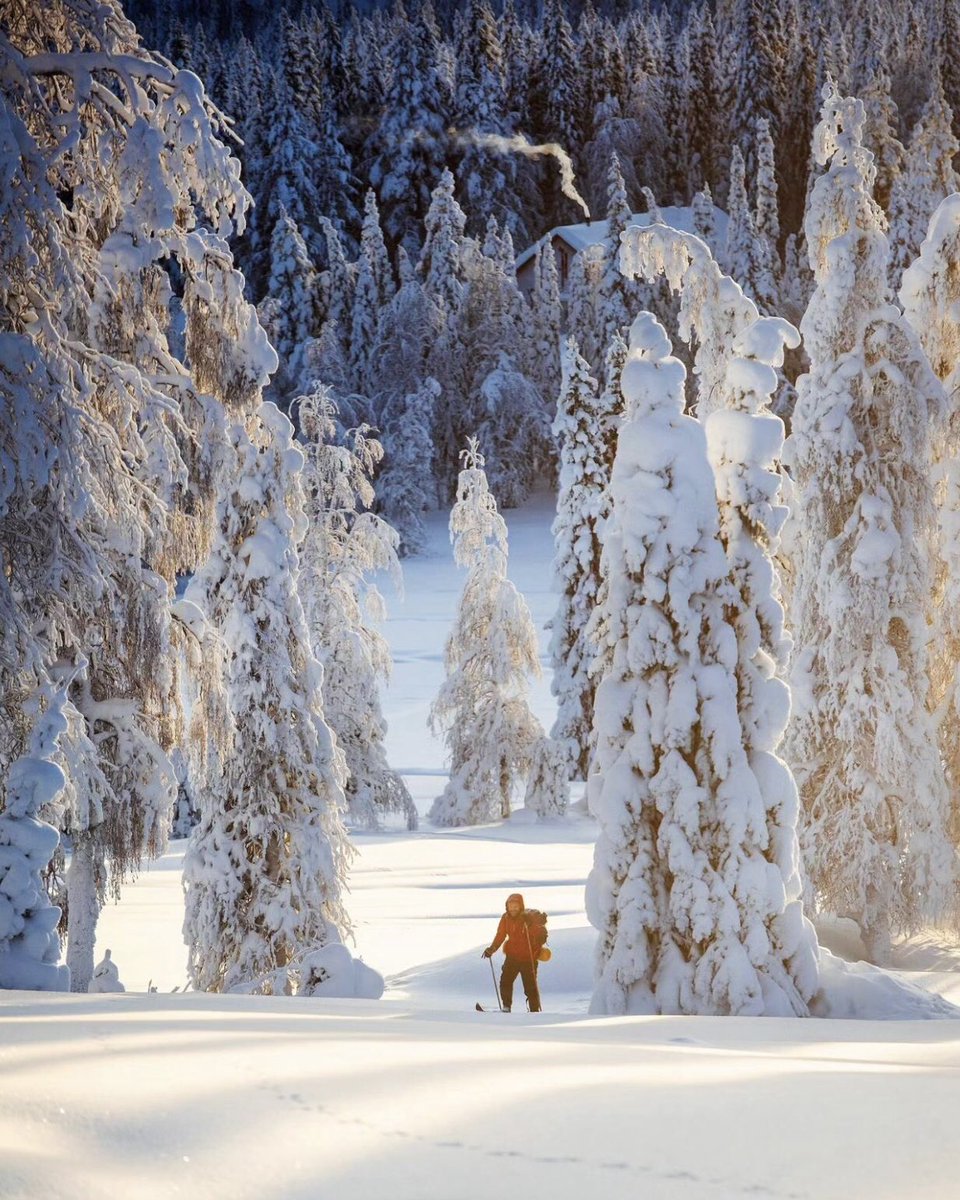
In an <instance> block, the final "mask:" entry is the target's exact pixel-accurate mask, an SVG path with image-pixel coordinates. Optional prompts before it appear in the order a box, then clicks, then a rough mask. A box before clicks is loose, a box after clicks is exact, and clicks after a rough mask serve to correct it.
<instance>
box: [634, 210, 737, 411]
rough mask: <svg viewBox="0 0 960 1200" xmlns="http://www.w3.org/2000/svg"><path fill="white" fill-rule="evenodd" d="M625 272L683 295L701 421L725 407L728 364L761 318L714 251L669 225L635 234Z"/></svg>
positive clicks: (682, 325)
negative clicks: (743, 336)
mask: <svg viewBox="0 0 960 1200" xmlns="http://www.w3.org/2000/svg"><path fill="white" fill-rule="evenodd" d="M621 263H622V266H623V269H624V271H626V272H627V273H628V274H631V275H639V276H641V277H642V278H644V279H648V280H655V279H657V278H659V277H660V276H661V275H662V276H663V277H664V278H665V279H666V281H667V283H668V284H669V285H670V287H671V289H672V290H673V291H674V292H677V293H679V296H680V309H679V312H678V317H677V330H678V333H679V335H680V337H681V338H682V340H683V341H684V342H686V343H687V344H688V345H695V346H696V351H695V353H694V359H693V373H694V375H696V377H697V401H696V409H697V416H698V417H699V418H700V419H701V420H703V419H705V418H706V417H707V416H708V414H709V413H711V412H712V411H713V410H714V409H715V408H717V407H719V406H721V405H722V404H723V397H724V394H725V388H726V375H727V364H728V362H729V360H730V358H731V357H732V354H733V345H734V343H735V342H736V340H737V338H738V337H739V336H740V334H741V333H742V332H743V331H744V330H745V329H746V328H747V326H748V325H751V324H752V323H753V322H754V321H755V320H756V319H757V317H758V316H759V312H758V310H757V306H756V304H754V302H753V301H752V300H751V299H750V297H749V296H747V295H745V294H744V290H743V288H742V287H741V286H740V284H739V283H737V282H736V281H735V280H734V279H731V278H730V276H729V275H724V273H723V272H722V271H721V270H720V268H719V266H718V265H717V263H716V261H715V260H714V258H713V255H712V254H711V253H710V249H709V247H708V246H707V245H706V243H705V242H702V241H701V240H700V239H699V238H698V237H694V236H693V235H692V234H688V233H681V232H679V231H678V230H675V229H670V228H668V227H667V226H666V225H651V226H649V227H648V228H646V229H631V230H630V231H629V233H628V234H627V237H626V240H625V242H624V250H623V254H622V255H621Z"/></svg>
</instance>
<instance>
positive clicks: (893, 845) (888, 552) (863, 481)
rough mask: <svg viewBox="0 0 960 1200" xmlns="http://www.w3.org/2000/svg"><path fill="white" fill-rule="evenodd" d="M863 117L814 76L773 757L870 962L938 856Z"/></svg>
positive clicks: (927, 489) (882, 247)
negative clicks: (782, 661) (781, 669)
mask: <svg viewBox="0 0 960 1200" xmlns="http://www.w3.org/2000/svg"><path fill="white" fill-rule="evenodd" d="M863 127H864V109H863V105H862V104H861V102H860V101H859V100H855V99H846V98H842V97H841V96H840V95H839V93H838V92H837V90H836V88H835V87H833V86H832V85H829V86H828V87H827V88H826V89H825V90H824V104H823V109H822V113H821V119H820V123H819V125H818V126H817V131H816V136H815V139H814V149H815V152H816V157H817V161H818V162H819V163H821V164H822V165H823V166H825V167H826V171H825V172H824V174H822V175H821V176H820V178H819V179H818V180H817V182H816V184H815V185H814V188H813V192H812V194H811V198H810V204H809V207H808V210H807V216H806V220H805V234H806V241H807V247H808V250H809V254H810V264H811V266H812V268H813V271H814V274H815V277H816V283H817V288H816V292H815V293H814V296H813V298H812V300H811V302H810V306H809V307H808V309H807V312H806V314H805V316H804V318H803V321H802V323H801V330H802V332H803V339H804V346H805V348H806V352H807V355H808V356H809V360H810V369H809V371H808V372H807V373H806V374H804V375H802V376H801V377H800V379H799V380H798V381H797V400H796V407H795V409H794V414H793V429H792V434H791V437H790V440H789V442H788V444H787V448H788V454H787V455H786V460H787V462H788V465H789V466H790V468H791V473H792V475H793V479H794V481H795V485H796V507H795V510H794V519H795V521H796V526H797V529H798V531H799V532H800V535H801V536H800V537H799V538H798V539H797V545H798V558H797V561H796V562H795V564H794V584H793V588H792V603H791V626H792V629H793V632H794V636H795V650H794V655H793V665H792V672H791V686H792V689H793V696H794V708H793V713H792V715H791V720H790V726H789V730H788V737H787V741H786V742H785V757H786V758H787V760H788V762H790V764H791V766H792V767H793V769H794V772H795V773H796V775H797V781H798V783H799V785H800V793H801V798H802V802H803V817H804V833H803V838H804V855H805V860H806V867H807V872H808V876H809V882H810V886H811V891H812V894H813V895H814V897H815V899H816V903H817V905H818V907H819V908H820V909H822V910H826V911H829V912H834V913H838V914H840V915H842V916H846V917H850V918H852V919H853V920H854V921H856V922H857V924H858V926H859V927H860V932H861V935H862V937H863V940H864V943H865V945H866V948H867V951H868V954H869V955H870V957H871V958H872V959H874V960H875V961H881V960H883V959H884V958H885V957H886V956H887V955H888V953H889V949H890V941H891V935H892V934H893V933H894V932H896V931H905V930H911V929H915V928H916V927H917V926H918V925H919V924H920V923H921V922H923V921H924V920H936V919H937V918H939V917H941V916H942V915H943V914H944V912H945V909H946V906H947V904H948V903H950V902H951V901H952V899H953V889H954V880H955V863H954V855H953V851H952V849H951V847H950V846H949V843H948V840H947V795H946V788H945V783H944V776H943V766H942V764H941V762H940V758H939V754H938V751H937V744H936V737H935V734H934V730H933V727H932V722H931V719H930V716H929V713H928V711H927V696H928V688H929V683H928V674H927V667H928V655H927V642H928V637H929V630H928V627H927V623H926V620H925V612H926V609H927V605H928V602H929V596H930V594H931V589H932V583H933V580H932V574H931V568H930V558H929V546H930V540H931V537H932V534H933V524H934V517H933V509H932V494H931V493H932V483H931V471H930V457H931V447H930V422H931V417H934V416H936V415H937V414H938V413H939V411H940V408H941V405H942V403H943V399H942V391H941V388H940V385H939V382H938V380H937V379H936V377H935V376H934V375H933V373H932V372H931V370H930V367H929V364H928V363H927V360H926V358H925V356H924V354H923V351H922V349H921V347H920V344H919V342H918V339H917V336H916V334H915V333H914V332H913V330H912V329H911V327H910V325H909V324H908V323H907V322H906V321H905V320H904V318H903V316H902V314H901V312H900V310H899V309H898V308H896V307H895V306H894V305H892V304H890V303H889V295H888V291H887V268H888V265H889V247H888V243H887V238H886V237H885V235H884V232H883V228H884V222H883V215H882V213H881V211H880V209H879V206H878V205H877V204H876V202H875V201H874V200H873V197H872V191H873V183H874V173H875V167H874V161H873V155H872V154H871V153H870V151H868V150H867V149H866V148H865V146H864V144H863Z"/></svg>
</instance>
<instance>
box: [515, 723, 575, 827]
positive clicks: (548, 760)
mask: <svg viewBox="0 0 960 1200" xmlns="http://www.w3.org/2000/svg"><path fill="white" fill-rule="evenodd" d="M569 804H570V780H569V773H568V770H567V755H566V751H565V750H564V747H563V746H561V745H560V743H559V742H555V741H554V740H553V738H549V737H542V738H538V739H537V741H536V742H534V744H533V749H532V751H531V753H530V773H529V774H528V776H527V787H526V791H525V792H524V795H523V807H524V808H525V809H527V811H528V812H532V813H536V815H537V817H538V818H539V819H540V820H541V821H548V820H550V819H551V818H552V817H562V816H564V815H565V814H566V811H567V807H568V805H569Z"/></svg>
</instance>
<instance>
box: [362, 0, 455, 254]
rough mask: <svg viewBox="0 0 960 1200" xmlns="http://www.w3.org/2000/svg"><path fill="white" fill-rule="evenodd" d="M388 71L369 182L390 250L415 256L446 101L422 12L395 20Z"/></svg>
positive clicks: (439, 155) (438, 159)
mask: <svg viewBox="0 0 960 1200" xmlns="http://www.w3.org/2000/svg"><path fill="white" fill-rule="evenodd" d="M393 64H394V69H393V73H392V77H391V78H390V84H389V86H388V90H387V94H386V96H385V99H384V104H383V107H382V109H381V112H382V117H381V121H380V127H379V129H378V131H377V134H376V138H375V143H374V145H375V157H374V161H373V165H372V167H371V169H370V182H371V184H372V185H373V187H375V188H376V189H377V192H378V195H379V197H380V205H381V208H382V211H383V227H384V230H385V231H386V234H387V237H388V239H389V241H390V243H391V245H399V244H400V243H401V242H402V243H403V244H404V245H405V246H406V248H407V250H408V251H409V253H410V254H411V255H416V253H417V251H418V250H419V238H418V230H419V228H420V226H421V224H422V222H423V219H424V217H425V216H426V214H427V210H428V208H429V207H430V191H431V189H432V188H433V187H434V185H435V181H436V179H437V177H438V176H439V175H440V172H441V169H442V164H443V160H444V146H445V143H446V140H447V133H446V131H447V128H448V127H449V125H450V120H449V115H448V109H449V103H450V100H449V95H448V89H447V87H446V84H445V82H444V80H443V77H442V73H441V68H440V61H439V45H438V37H437V31H436V27H435V25H434V23H433V21H432V16H431V15H430V14H428V12H427V9H426V6H424V7H423V8H421V9H420V10H419V11H418V13H417V16H416V17H415V18H414V19H413V20H408V19H407V17H406V15H405V14H401V17H400V23H399V29H398V34H397V40H396V43H395V45H394V47H393Z"/></svg>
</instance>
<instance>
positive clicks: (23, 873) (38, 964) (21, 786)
mask: <svg viewBox="0 0 960 1200" xmlns="http://www.w3.org/2000/svg"><path fill="white" fill-rule="evenodd" d="M41 699H42V701H43V704H44V707H43V708H41ZM64 700H65V697H64V695H63V693H62V692H58V693H56V694H53V695H47V696H45V697H42V698H41V697H40V696H34V697H32V698H31V702H30V703H29V704H28V705H27V709H28V711H27V713H26V714H25V716H26V717H27V719H28V720H31V719H32V724H33V728H32V731H31V734H30V742H29V745H28V747H27V752H26V753H24V754H22V755H20V757H19V758H17V759H15V760H14V761H13V762H12V763H10V764H9V766H7V767H6V770H5V773H4V781H3V783H4V787H3V790H4V792H5V795H4V797H3V803H2V805H0V988H18V989H30V990H38V991H46V992H67V991H69V990H70V970H69V968H68V967H66V966H62V965H60V938H59V936H58V934H57V924H58V922H59V920H60V909H59V908H57V907H55V906H54V905H53V904H51V903H50V899H49V897H48V895H47V891H46V887H45V886H44V880H43V876H44V872H45V871H46V869H47V867H48V865H49V863H50V859H51V858H52V857H53V854H54V851H55V850H56V848H57V842H58V841H59V836H58V834H57V831H56V829H54V828H53V826H52V825H49V824H47V822H46V821H44V820H43V819H42V815H41V814H42V813H43V812H44V811H49V809H50V806H51V805H53V804H54V803H55V802H56V799H57V796H58V794H59V793H60V791H61V790H62V789H63V786H64V784H65V782H66V780H65V777H64V774H63V772H62V771H61V770H60V768H59V767H58V766H57V764H56V762H55V761H54V758H55V755H56V746H57V740H58V738H59V737H60V736H61V735H62V734H63V733H65V732H66V729H67V722H66V718H65V717H64V715H63V705H64Z"/></svg>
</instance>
